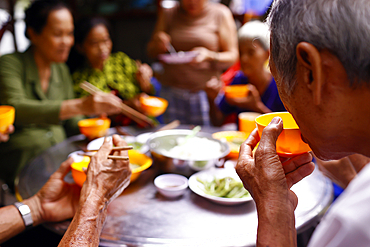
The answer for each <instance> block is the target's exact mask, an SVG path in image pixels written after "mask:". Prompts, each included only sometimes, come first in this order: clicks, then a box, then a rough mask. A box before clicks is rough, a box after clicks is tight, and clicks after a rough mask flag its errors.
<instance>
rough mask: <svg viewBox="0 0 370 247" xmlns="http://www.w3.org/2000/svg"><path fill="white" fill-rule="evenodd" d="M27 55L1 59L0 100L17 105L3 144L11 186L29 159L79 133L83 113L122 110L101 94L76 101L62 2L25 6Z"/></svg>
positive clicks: (0, 166)
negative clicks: (68, 59) (78, 122)
mask: <svg viewBox="0 0 370 247" xmlns="http://www.w3.org/2000/svg"><path fill="white" fill-rule="evenodd" d="M25 13H26V17H25V22H26V36H27V37H28V38H29V39H30V41H31V46H30V47H29V48H28V49H27V50H26V51H25V52H24V53H18V52H16V53H13V54H7V55H4V56H2V57H0V104H4V105H11V106H14V108H15V122H14V125H15V131H14V133H13V134H12V135H11V137H10V139H9V141H8V142H5V143H0V156H1V159H0V178H1V179H4V181H5V182H7V183H8V184H9V185H10V186H11V187H12V185H13V181H14V178H15V175H16V174H17V172H18V171H19V170H20V169H21V168H22V167H23V166H24V165H25V164H26V163H27V162H28V161H30V159H31V158H33V157H35V156H37V155H38V154H40V153H41V152H42V151H44V150H46V149H47V148H49V147H51V146H53V145H55V144H57V143H59V142H61V141H63V140H64V139H65V138H66V136H67V134H71V135H72V134H78V133H79V131H78V127H77V121H78V120H80V119H81V116H79V115H82V114H83V115H91V114H102V113H105V114H114V113H118V112H120V108H119V104H120V102H121V100H120V99H119V98H118V97H116V96H113V95H111V94H106V93H98V94H96V95H94V96H89V97H85V98H82V99H74V93H73V85H72V80H71V76H70V73H69V71H68V68H67V66H66V65H65V64H64V62H65V61H66V60H67V58H68V55H69V51H70V48H71V47H72V45H73V42H74V37H73V29H74V26H73V17H72V14H71V12H70V10H69V9H68V8H67V7H66V5H65V3H64V2H62V1H53V0H40V1H35V2H34V3H32V4H31V6H30V7H29V8H28V9H27V10H26V12H25Z"/></svg>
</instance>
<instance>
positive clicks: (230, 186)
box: [197, 177, 250, 198]
mask: <svg viewBox="0 0 370 247" xmlns="http://www.w3.org/2000/svg"><path fill="white" fill-rule="evenodd" d="M197 181H198V182H200V183H202V184H203V185H204V189H203V191H204V192H205V193H206V194H208V195H212V196H217V197H223V198H243V197H248V196H250V195H249V192H248V191H247V190H246V189H244V186H243V183H242V182H240V181H236V180H235V179H234V178H232V177H225V178H216V177H215V178H214V179H213V180H212V181H210V182H208V181H205V180H202V179H200V178H199V177H197Z"/></svg>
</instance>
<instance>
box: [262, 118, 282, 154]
mask: <svg viewBox="0 0 370 247" xmlns="http://www.w3.org/2000/svg"><path fill="white" fill-rule="evenodd" d="M282 131H283V120H282V119H281V118H280V117H274V118H273V119H272V120H271V122H270V123H269V125H267V126H266V128H264V130H263V131H262V137H261V141H260V145H259V146H260V147H263V149H264V150H265V152H266V151H268V152H270V151H271V152H273V153H274V154H276V141H277V139H278V137H279V135H280V134H281V132H282Z"/></svg>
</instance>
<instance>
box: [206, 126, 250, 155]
mask: <svg viewBox="0 0 370 247" xmlns="http://www.w3.org/2000/svg"><path fill="white" fill-rule="evenodd" d="M248 136H249V133H246V132H241V131H220V132H216V133H213V134H212V137H213V138H215V139H219V140H222V139H224V140H226V142H227V143H228V144H229V146H230V153H229V154H228V155H227V156H226V157H227V158H230V159H237V158H238V157H239V149H240V145H241V144H242V143H243V142H244V141H245V140H246V139H247V138H248Z"/></svg>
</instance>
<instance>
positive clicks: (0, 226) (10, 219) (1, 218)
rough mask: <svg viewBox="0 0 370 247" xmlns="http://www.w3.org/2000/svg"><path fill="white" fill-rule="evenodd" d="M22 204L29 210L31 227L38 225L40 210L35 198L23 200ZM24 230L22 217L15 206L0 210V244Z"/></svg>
mask: <svg viewBox="0 0 370 247" xmlns="http://www.w3.org/2000/svg"><path fill="white" fill-rule="evenodd" d="M23 203H24V204H25V205H28V207H29V208H30V210H31V216H32V220H33V222H34V223H33V226H36V225H39V224H40V223H41V218H40V214H39V213H38V212H39V209H40V208H39V205H38V203H37V200H36V199H35V197H31V198H29V199H27V200H24V201H23ZM25 228H26V227H25V225H24V221H23V219H22V216H21V214H20V213H19V211H18V209H17V208H16V207H15V206H13V205H10V206H6V207H3V208H0V244H1V243H3V242H5V241H6V240H8V239H10V238H12V237H14V236H16V235H17V234H19V233H21V232H22V231H24V230H25Z"/></svg>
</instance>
